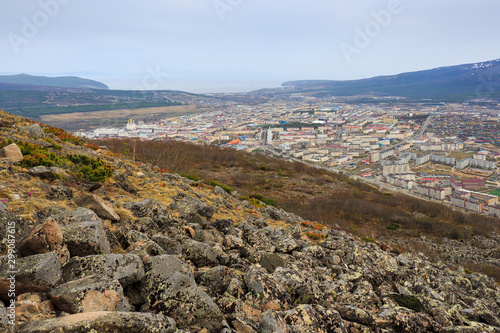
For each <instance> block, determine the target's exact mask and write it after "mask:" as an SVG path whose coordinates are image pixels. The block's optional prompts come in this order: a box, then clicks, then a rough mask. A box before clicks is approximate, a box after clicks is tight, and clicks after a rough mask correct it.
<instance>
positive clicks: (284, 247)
mask: <svg viewBox="0 0 500 333" xmlns="http://www.w3.org/2000/svg"><path fill="white" fill-rule="evenodd" d="M271 240H272V241H273V243H274V244H276V252H282V253H289V252H292V251H293V250H295V249H296V248H297V247H298V246H299V245H298V243H297V241H296V240H295V239H294V238H293V235H292V234H291V233H290V232H289V231H287V230H283V229H281V228H276V229H274V231H273V233H272V234H271Z"/></svg>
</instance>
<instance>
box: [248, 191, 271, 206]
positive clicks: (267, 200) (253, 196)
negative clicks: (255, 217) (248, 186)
mask: <svg viewBox="0 0 500 333" xmlns="http://www.w3.org/2000/svg"><path fill="white" fill-rule="evenodd" d="M250 198H255V199H257V200H259V201H262V202H263V203H265V204H266V205H268V206H273V207H276V201H274V200H272V199H269V198H266V197H264V196H263V195H262V194H252V195H250Z"/></svg>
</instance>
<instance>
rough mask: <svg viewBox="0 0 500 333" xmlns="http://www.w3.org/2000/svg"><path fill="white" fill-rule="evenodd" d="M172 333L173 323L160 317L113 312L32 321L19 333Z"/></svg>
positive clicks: (150, 314) (87, 313) (156, 315)
mask: <svg viewBox="0 0 500 333" xmlns="http://www.w3.org/2000/svg"><path fill="white" fill-rule="evenodd" d="M175 331H176V325H175V321H174V320H173V319H172V318H169V317H166V316H164V315H162V314H153V313H140V312H112V311H99V312H85V313H77V314H73V315H69V316H64V317H58V318H52V319H46V320H41V321H34V322H30V323H28V324H26V325H25V326H23V327H22V328H20V329H19V333H33V332H37V333H52V332H58V333H73V332H82V333H83V332H109V333H122V332H130V333H132V332H144V333H145V332H148V333H173V332H175Z"/></svg>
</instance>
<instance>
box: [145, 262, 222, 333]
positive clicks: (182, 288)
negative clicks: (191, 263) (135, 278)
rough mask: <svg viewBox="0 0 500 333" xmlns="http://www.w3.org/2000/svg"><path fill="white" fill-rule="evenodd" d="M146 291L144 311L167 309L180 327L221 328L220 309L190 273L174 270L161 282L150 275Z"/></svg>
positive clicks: (164, 312) (160, 311) (166, 311)
mask: <svg viewBox="0 0 500 333" xmlns="http://www.w3.org/2000/svg"><path fill="white" fill-rule="evenodd" d="M146 293H147V297H146V299H147V301H146V304H144V306H143V307H142V309H141V311H143V312H148V311H154V312H156V313H163V314H167V313H168V315H169V316H171V317H172V318H173V319H174V320H175V321H176V322H177V325H178V326H179V327H180V328H189V327H197V328H198V329H197V331H199V329H201V328H205V329H207V331H208V332H220V330H221V328H222V325H223V320H224V316H223V315H222V312H221V311H220V309H219V308H218V307H217V305H216V304H215V303H214V302H213V300H212V299H211V298H210V296H208V295H207V294H206V293H205V292H204V291H203V290H201V289H200V288H198V287H197V286H196V283H195V281H194V279H193V278H192V277H189V276H187V275H184V274H182V273H180V272H177V273H174V275H172V276H171V277H170V278H169V279H167V280H165V281H163V282H161V283H157V281H156V280H154V279H151V280H150V282H149V283H148V286H147V288H146Z"/></svg>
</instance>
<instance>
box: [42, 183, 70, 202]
mask: <svg viewBox="0 0 500 333" xmlns="http://www.w3.org/2000/svg"><path fill="white" fill-rule="evenodd" d="M72 198H73V191H72V190H71V189H70V188H69V187H66V186H49V191H48V193H47V199H49V200H70V199H72Z"/></svg>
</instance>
